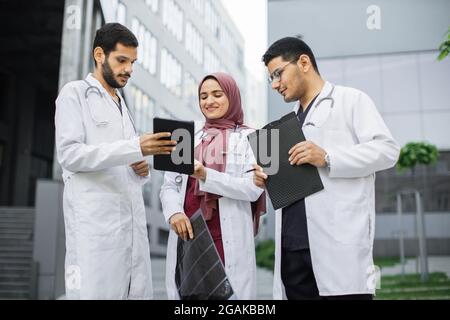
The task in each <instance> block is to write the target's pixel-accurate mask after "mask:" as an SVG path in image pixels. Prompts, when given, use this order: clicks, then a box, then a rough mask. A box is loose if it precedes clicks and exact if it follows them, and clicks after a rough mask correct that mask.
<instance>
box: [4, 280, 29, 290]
mask: <svg viewBox="0 0 450 320" xmlns="http://www.w3.org/2000/svg"><path fill="white" fill-rule="evenodd" d="M2 289H3V290H30V283H29V281H17V282H16V281H8V282H3V281H2V282H0V290H2Z"/></svg>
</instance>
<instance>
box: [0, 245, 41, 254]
mask: <svg viewBox="0 0 450 320" xmlns="http://www.w3.org/2000/svg"><path fill="white" fill-rule="evenodd" d="M1 252H33V247H32V246H31V245H29V244H26V245H16V246H14V247H13V246H5V245H3V244H1V245H0V253H1Z"/></svg>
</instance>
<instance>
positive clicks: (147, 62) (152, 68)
mask: <svg viewBox="0 0 450 320" xmlns="http://www.w3.org/2000/svg"><path fill="white" fill-rule="evenodd" d="M131 31H132V32H133V33H134V34H135V35H136V36H137V39H138V41H139V47H138V60H137V62H138V64H140V65H141V66H142V67H143V68H144V69H145V70H147V71H148V72H150V74H155V73H156V59H157V56H156V53H157V46H158V41H157V40H156V38H155V37H154V36H153V34H152V33H151V32H150V31H149V30H148V29H147V28H146V27H145V26H144V25H143V24H142V23H141V22H140V21H139V20H138V19H136V18H133V20H132V22H131Z"/></svg>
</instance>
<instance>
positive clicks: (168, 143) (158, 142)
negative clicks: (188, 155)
mask: <svg viewBox="0 0 450 320" xmlns="http://www.w3.org/2000/svg"><path fill="white" fill-rule="evenodd" d="M170 136H171V134H170V132H160V133H154V134H149V133H145V134H143V135H142V136H141V137H140V138H139V141H140V144H141V150H142V154H143V155H144V156H151V155H156V154H165V155H169V154H170V153H171V152H173V151H175V146H176V145H177V142H176V141H174V140H165V139H161V138H168V137H170Z"/></svg>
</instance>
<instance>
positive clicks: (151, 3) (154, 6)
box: [145, 0, 158, 12]
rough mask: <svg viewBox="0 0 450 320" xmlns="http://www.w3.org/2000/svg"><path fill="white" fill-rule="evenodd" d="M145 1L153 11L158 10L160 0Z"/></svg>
mask: <svg viewBox="0 0 450 320" xmlns="http://www.w3.org/2000/svg"><path fill="white" fill-rule="evenodd" d="M145 3H146V4H147V6H148V7H149V8H150V9H151V10H152V11H153V12H158V0H145Z"/></svg>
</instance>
